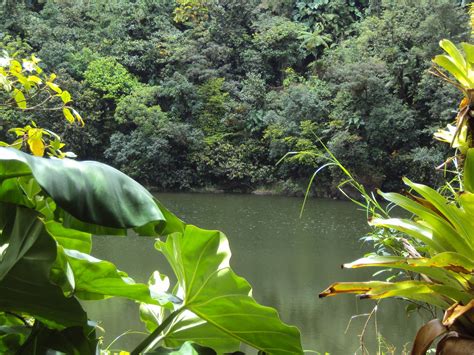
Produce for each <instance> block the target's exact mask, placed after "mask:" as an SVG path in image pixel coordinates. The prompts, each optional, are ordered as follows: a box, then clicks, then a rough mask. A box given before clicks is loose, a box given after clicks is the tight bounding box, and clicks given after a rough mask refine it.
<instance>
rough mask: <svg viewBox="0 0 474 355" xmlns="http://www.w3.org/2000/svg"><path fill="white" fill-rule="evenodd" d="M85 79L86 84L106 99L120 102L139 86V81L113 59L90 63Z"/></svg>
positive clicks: (106, 58) (108, 58)
mask: <svg viewBox="0 0 474 355" xmlns="http://www.w3.org/2000/svg"><path fill="white" fill-rule="evenodd" d="M84 78H85V82H86V84H87V85H88V86H90V87H91V88H92V89H94V90H96V91H97V92H99V93H101V95H102V97H103V98H104V99H112V100H118V99H120V98H121V97H122V96H125V95H128V94H130V93H131V92H132V91H133V89H134V88H135V87H137V85H138V81H137V79H136V78H134V77H133V76H132V75H131V74H130V73H129V72H128V71H127V69H126V68H125V67H124V66H123V65H122V64H120V63H119V62H118V61H117V60H116V59H115V58H112V57H104V58H100V59H96V60H94V61H92V62H90V64H89V65H88V66H87V70H86V71H85V72H84Z"/></svg>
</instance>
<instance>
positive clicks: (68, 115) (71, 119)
mask: <svg viewBox="0 0 474 355" xmlns="http://www.w3.org/2000/svg"><path fill="white" fill-rule="evenodd" d="M63 114H64V117H65V118H66V120H68V122H69V123H74V116H73V115H72V113H71V110H69V109H68V108H67V107H64V108H63Z"/></svg>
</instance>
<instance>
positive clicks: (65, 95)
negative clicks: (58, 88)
mask: <svg viewBox="0 0 474 355" xmlns="http://www.w3.org/2000/svg"><path fill="white" fill-rule="evenodd" d="M53 85H54V84H53ZM59 96H60V97H61V100H63V102H64V103H65V104H67V103H68V102H71V101H72V98H71V94H70V93H69V91H66V90H64V91H63V92H62V93H61V94H60V95H59Z"/></svg>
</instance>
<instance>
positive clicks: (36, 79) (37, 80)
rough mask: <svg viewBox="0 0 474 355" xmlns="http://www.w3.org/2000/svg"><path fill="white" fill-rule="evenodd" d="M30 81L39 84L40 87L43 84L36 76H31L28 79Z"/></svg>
mask: <svg viewBox="0 0 474 355" xmlns="http://www.w3.org/2000/svg"><path fill="white" fill-rule="evenodd" d="M27 79H28V81H31V82H33V83H35V84H38V85H41V83H42V82H43V81H42V80H41V79H40V78H39V77H37V76H36V75H30V76H29V77H28V78H27Z"/></svg>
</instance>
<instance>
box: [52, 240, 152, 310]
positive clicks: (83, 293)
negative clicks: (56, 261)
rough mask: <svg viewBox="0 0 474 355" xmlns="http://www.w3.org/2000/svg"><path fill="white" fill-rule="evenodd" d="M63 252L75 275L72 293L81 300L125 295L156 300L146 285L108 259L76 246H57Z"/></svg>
mask: <svg viewBox="0 0 474 355" xmlns="http://www.w3.org/2000/svg"><path fill="white" fill-rule="evenodd" d="M58 252H59V253H63V254H64V255H65V259H66V261H67V264H68V265H69V266H70V269H71V271H72V274H73V277H74V285H73V287H72V288H73V293H74V295H75V296H76V297H78V298H80V299H83V300H101V299H105V298H108V297H113V296H118V297H125V298H129V299H132V300H135V301H139V302H145V303H151V304H157V301H156V300H154V299H153V298H151V296H150V290H149V289H148V286H147V285H144V284H140V283H135V282H134V281H133V280H132V279H130V278H129V277H128V275H127V274H125V273H124V272H122V271H119V270H117V268H116V267H115V265H114V264H112V263H111V262H109V261H104V260H99V259H96V258H94V257H93V256H91V255H89V254H85V253H81V252H79V251H77V250H69V249H63V248H58Z"/></svg>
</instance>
